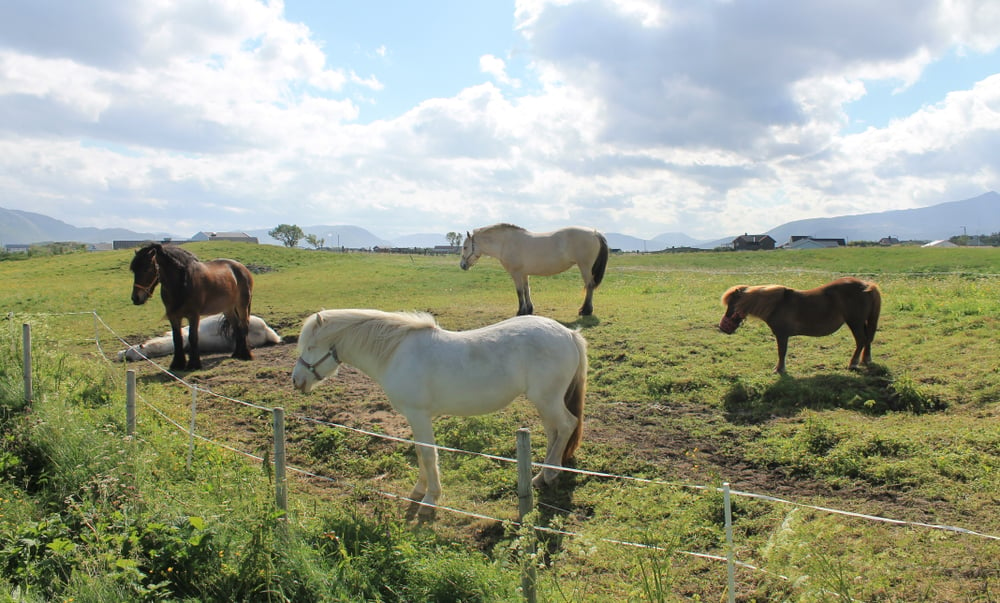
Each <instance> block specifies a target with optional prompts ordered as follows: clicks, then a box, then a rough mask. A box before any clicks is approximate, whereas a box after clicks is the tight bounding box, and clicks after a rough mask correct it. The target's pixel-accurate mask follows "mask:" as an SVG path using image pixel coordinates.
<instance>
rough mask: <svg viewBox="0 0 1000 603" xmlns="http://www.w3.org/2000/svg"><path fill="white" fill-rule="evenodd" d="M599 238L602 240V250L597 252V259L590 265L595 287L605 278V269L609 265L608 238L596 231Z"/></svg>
mask: <svg viewBox="0 0 1000 603" xmlns="http://www.w3.org/2000/svg"><path fill="white" fill-rule="evenodd" d="M594 234H596V235H597V239H598V240H599V241H600V242H601V250H600V251H598V252H597V259H596V260H594V265H593V266H591V267H590V275H591V276H592V277H593V279H594V289H596V288H597V286H598V285H600V284H601V281H602V280H604V271H605V270H606V269H607V267H608V240H607V239H606V238H605V237H604V235H602V234H601V233H599V232H595V233H594Z"/></svg>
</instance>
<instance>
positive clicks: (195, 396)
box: [187, 386, 198, 471]
mask: <svg viewBox="0 0 1000 603" xmlns="http://www.w3.org/2000/svg"><path fill="white" fill-rule="evenodd" d="M197 409H198V386H193V387H192V388H191V437H190V438H189V440H188V458H187V468H188V471H190V470H191V460H192V458H193V457H194V427H195V423H194V419H195V416H197Z"/></svg>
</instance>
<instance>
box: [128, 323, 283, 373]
mask: <svg viewBox="0 0 1000 603" xmlns="http://www.w3.org/2000/svg"><path fill="white" fill-rule="evenodd" d="M189 329H190V327H184V328H182V329H181V338H182V339H183V341H184V349H185V350H187V349H188V331H189ZM279 343H281V336H280V335H278V334H277V333H275V332H274V329H272V328H271V327H269V326H267V323H266V322H264V319H263V318H261V317H259V316H250V333H249V334H248V335H247V344H249V345H250V347H251V348H260V347H264V346H267V345H275V344H279ZM198 347H199V349H200V350H201V352H203V353H206V354H210V353H213V352H224V353H227V354H228V353H230V352H232V351H233V350H235V349H236V339H235V338H234V337H233V329H232V328H231V327H230V326H229V324H228V323H227V322H226V317H225V315H224V314H213V315H211V316H207V317H205V318H203V319H201V320H200V321H199V322H198ZM173 353H174V338H173V335H172V333H171V332H170V331H167V332H166V333H164V334H163V335H161V336H160V337H153V338H152V339H147V340H146V341H144V342H142V343H140V344H137V345H134V346H131V347H129V348H128V349H127V350H122V351H120V352H118V361H119V362H121V361H122V360H128V361H130V362H135V361H138V360H143V359H146V358H157V357H160V356H169V355H171V354H173Z"/></svg>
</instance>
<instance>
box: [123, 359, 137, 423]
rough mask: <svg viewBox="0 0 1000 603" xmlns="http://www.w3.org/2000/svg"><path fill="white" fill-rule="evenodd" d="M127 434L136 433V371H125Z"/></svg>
mask: <svg viewBox="0 0 1000 603" xmlns="http://www.w3.org/2000/svg"><path fill="white" fill-rule="evenodd" d="M125 435H127V436H134V435H135V371H134V370H132V369H129V370H127V371H125Z"/></svg>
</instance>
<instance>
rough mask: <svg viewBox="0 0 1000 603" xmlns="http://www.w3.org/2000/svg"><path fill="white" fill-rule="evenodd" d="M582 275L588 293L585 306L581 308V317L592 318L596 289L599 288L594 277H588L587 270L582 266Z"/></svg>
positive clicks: (584, 300)
mask: <svg viewBox="0 0 1000 603" xmlns="http://www.w3.org/2000/svg"><path fill="white" fill-rule="evenodd" d="M580 275H581V276H583V285H584V287H585V288H586V291H587V296H586V297H585V298H584V299H583V305H582V306H580V316H590V315H591V314H593V313H594V289H596V288H597V284H596V283H595V282H594V277H593V276H592V275H588V274H587V270H586V269H584V268H583V267H582V266H581V267H580Z"/></svg>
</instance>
